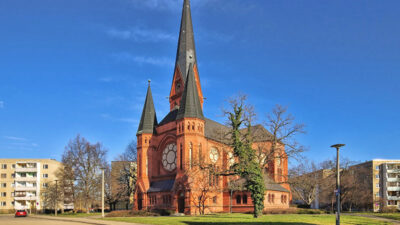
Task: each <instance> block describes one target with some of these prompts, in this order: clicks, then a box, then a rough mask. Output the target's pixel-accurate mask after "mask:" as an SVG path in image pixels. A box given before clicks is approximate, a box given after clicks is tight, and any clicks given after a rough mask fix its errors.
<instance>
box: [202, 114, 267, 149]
mask: <svg viewBox="0 0 400 225" xmlns="http://www.w3.org/2000/svg"><path fill="white" fill-rule="evenodd" d="M246 129H247V128H244V129H241V132H242V133H244V132H246ZM204 131H205V136H206V138H208V139H212V140H214V141H218V142H221V143H225V144H229V140H230V131H231V128H229V127H227V126H225V125H222V124H220V123H218V122H216V121H213V120H210V119H205V129H204ZM251 131H252V136H253V141H254V142H262V141H269V140H271V137H272V135H271V133H270V132H268V131H267V129H265V128H264V127H263V126H262V125H255V126H252V127H251Z"/></svg>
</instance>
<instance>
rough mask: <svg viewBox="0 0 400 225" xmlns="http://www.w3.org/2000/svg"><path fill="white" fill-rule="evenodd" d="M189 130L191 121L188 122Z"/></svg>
mask: <svg viewBox="0 0 400 225" xmlns="http://www.w3.org/2000/svg"><path fill="white" fill-rule="evenodd" d="M188 130H190V122H188Z"/></svg>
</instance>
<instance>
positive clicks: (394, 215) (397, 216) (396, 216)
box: [371, 213, 400, 221]
mask: <svg viewBox="0 0 400 225" xmlns="http://www.w3.org/2000/svg"><path fill="white" fill-rule="evenodd" d="M371 215H373V216H377V217H383V218H388V219H392V220H399V221H400V213H374V214H371Z"/></svg>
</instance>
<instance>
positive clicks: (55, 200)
mask: <svg viewBox="0 0 400 225" xmlns="http://www.w3.org/2000/svg"><path fill="white" fill-rule="evenodd" d="M55 182H56V197H55V198H54V215H55V216H57V210H58V209H57V208H58V207H57V205H58V180H55Z"/></svg>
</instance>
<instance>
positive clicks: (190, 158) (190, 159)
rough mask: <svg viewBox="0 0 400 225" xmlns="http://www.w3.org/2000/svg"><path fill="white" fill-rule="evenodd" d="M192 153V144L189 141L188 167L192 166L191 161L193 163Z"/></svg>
mask: <svg viewBox="0 0 400 225" xmlns="http://www.w3.org/2000/svg"><path fill="white" fill-rule="evenodd" d="M192 153H193V144H192V142H190V144H189V167H190V169H191V168H192V163H193V161H192Z"/></svg>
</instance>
